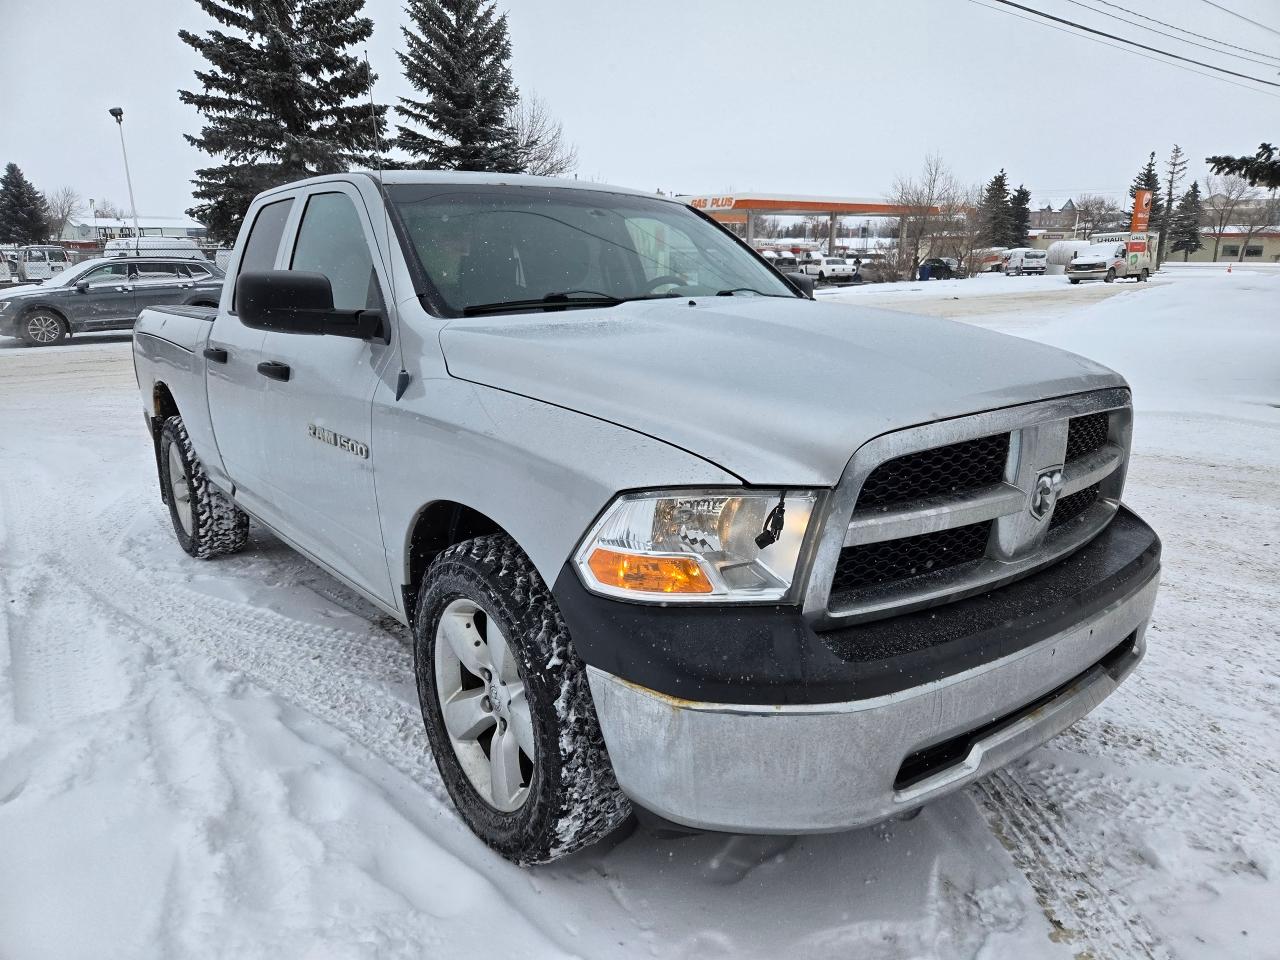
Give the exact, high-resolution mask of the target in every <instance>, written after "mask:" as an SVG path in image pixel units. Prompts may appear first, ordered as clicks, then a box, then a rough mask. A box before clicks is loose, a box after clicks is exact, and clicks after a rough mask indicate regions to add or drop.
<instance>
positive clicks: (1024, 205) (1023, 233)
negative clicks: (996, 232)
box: [1004, 184, 1031, 247]
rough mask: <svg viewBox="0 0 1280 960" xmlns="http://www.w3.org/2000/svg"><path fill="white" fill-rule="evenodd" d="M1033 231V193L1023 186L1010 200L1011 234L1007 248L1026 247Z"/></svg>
mask: <svg viewBox="0 0 1280 960" xmlns="http://www.w3.org/2000/svg"><path fill="white" fill-rule="evenodd" d="M1030 229H1031V191H1030V190H1028V189H1027V188H1026V187H1025V186H1023V185H1022V184H1018V189H1017V190H1015V191H1013V196H1011V197H1010V198H1009V233H1008V236H1007V237H1006V238H1005V242H1004V246H1006V247H1025V246H1026V245H1027V238H1028V236H1029V235H1030Z"/></svg>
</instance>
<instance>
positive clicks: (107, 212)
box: [93, 200, 124, 220]
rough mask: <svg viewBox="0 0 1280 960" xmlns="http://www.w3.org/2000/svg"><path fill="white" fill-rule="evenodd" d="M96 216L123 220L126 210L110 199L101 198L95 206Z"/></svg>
mask: <svg viewBox="0 0 1280 960" xmlns="http://www.w3.org/2000/svg"><path fill="white" fill-rule="evenodd" d="M93 209H94V216H95V217H104V218H105V219H107V220H123V219H124V210H122V209H121V208H120V207H118V206H116V205H115V204H114V203H112V202H111V201H110V200H99V201H98V202H97V203H95V204H94V206H93Z"/></svg>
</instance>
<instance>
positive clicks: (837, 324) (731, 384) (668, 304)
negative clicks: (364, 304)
mask: <svg viewBox="0 0 1280 960" xmlns="http://www.w3.org/2000/svg"><path fill="white" fill-rule="evenodd" d="M440 342H441V346H442V348H443V350H444V355H445V361H446V363H447V364H448V368H449V372H450V374H451V375H452V376H454V377H458V378H460V379H463V380H469V381H472V382H474V383H478V384H484V385H486V386H490V387H495V388H497V389H499V390H505V391H509V392H512V393H517V394H521V395H523V396H527V397H531V398H533V399H537V400H542V401H545V402H547V403H553V404H556V405H557V406H561V407H566V408H568V409H570V410H574V411H577V412H580V413H585V414H588V415H590V416H593V417H597V418H599V419H603V420H608V421H610V422H613V423H616V424H620V425H622V426H625V427H628V428H630V429H633V430H637V431H639V432H641V433H644V434H647V435H649V436H652V437H656V438H658V439H660V440H664V441H666V442H668V443H671V444H674V445H675V446H677V447H680V448H682V449H685V450H688V451H690V452H691V453H694V454H696V455H698V456H700V457H703V458H705V459H706V460H709V461H711V462H713V463H715V464H717V465H718V466H720V467H722V468H724V469H725V470H728V471H730V472H731V473H734V474H737V475H738V476H739V477H741V478H742V479H743V480H744V481H746V482H748V483H752V484H788V485H795V486H809V485H812V486H833V485H834V484H835V483H836V482H837V481H838V480H839V478H840V475H841V473H842V472H843V470H844V468H845V465H846V464H847V463H848V461H849V458H850V457H851V456H852V455H853V452H854V451H855V450H856V449H857V448H858V447H859V446H861V445H862V444H864V443H866V442H867V441H868V440H870V439H872V438H873V437H876V436H879V435H880V434H882V433H885V432H887V431H891V430H898V429H902V428H904V427H909V426H915V425H917V424H922V423H929V422H932V421H935V420H941V419H946V418H948V417H956V416H962V415H964V414H969V413H978V412H981V411H984V410H991V409H995V408H998V407H1005V406H1010V405H1013V404H1018V403H1026V402H1030V401H1035V400H1041V399H1045V398H1048V397H1054V396H1062V395H1065V394H1070V393H1078V392H1081V391H1084V390H1092V389H1097V388H1102V387H1112V386H1123V385H1124V380H1123V379H1122V378H1121V377H1120V376H1119V375H1118V374H1116V373H1114V372H1112V371H1111V370H1108V369H1107V368H1106V367H1103V366H1101V365H1099V364H1096V363H1094V362H1092V361H1090V360H1086V359H1084V358H1083V357H1079V356H1076V355H1075V354H1071V353H1067V352H1065V351H1062V350H1059V349H1056V348H1053V347H1047V346H1044V345H1043V344H1038V343H1033V342H1031V341H1029V340H1023V339H1021V338H1018V337H1012V336H1006V335H1004V334H998V333H992V332H990V331H986V330H982V329H979V328H977V327H973V326H969V325H966V324H961V323H956V322H953V321H949V320H939V319H934V318H928V317H914V316H909V315H905V314H902V313H896V312H892V311H888V310H871V309H864V308H861V307H854V306H848V305H845V304H831V303H816V302H812V301H808V300H800V299H798V298H797V299H794V300H793V299H783V298H754V297H753V298H747V297H719V298H715V297H713V298H700V299H698V300H696V301H688V300H684V299H676V300H661V301H640V302H633V303H624V304H620V305H618V306H616V307H611V308H607V309H602V310H596V309H590V310H588V309H574V310H565V311H560V312H554V313H536V314H520V315H507V316H502V317H477V318H464V319H459V320H453V321H450V322H449V324H448V325H447V326H446V327H445V328H444V329H443V330H442V331H441V333H440ZM590 453H591V451H584V454H590Z"/></svg>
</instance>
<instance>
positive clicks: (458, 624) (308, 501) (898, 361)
mask: <svg viewBox="0 0 1280 960" xmlns="http://www.w3.org/2000/svg"><path fill="white" fill-rule="evenodd" d="M228 276H229V278H230V279H229V282H227V283H226V284H225V286H224V288H223V290H222V299H221V303H220V305H219V307H218V309H217V310H216V311H215V310H211V309H200V308H195V307H171V308H157V309H151V310H147V311H145V312H144V313H143V314H142V316H141V318H140V319H139V322H138V324H137V327H136V329H135V334H134V350H135V364H136V369H137V375H138V383H139V385H140V388H141V391H142V400H143V406H144V410H145V414H146V423H147V428H148V430H149V431H150V433H151V436H152V437H153V438H154V441H155V453H156V463H157V466H158V471H159V479H160V491H161V495H162V497H163V498H164V500H165V501H166V502H167V503H168V505H169V508H170V513H171V516H172V520H173V527H174V532H175V534H176V536H177V539H178V542H179V543H180V544H181V546H182V547H183V549H185V550H186V551H187V552H188V553H190V554H191V555H193V556H195V557H199V558H208V557H213V556H215V555H217V554H223V553H229V552H232V551H235V550H237V549H239V548H241V547H243V546H244V544H245V543H246V537H247V531H248V527H249V523H250V518H252V520H253V521H254V522H257V523H259V524H261V525H262V526H264V527H265V528H267V529H269V530H270V531H272V532H273V533H274V534H275V535H276V536H278V537H279V538H280V539H282V540H284V541H285V542H286V543H288V544H290V545H291V546H293V547H294V548H296V549H297V550H298V551H300V552H301V553H303V554H305V555H306V556H307V557H309V558H310V559H311V560H313V561H314V562H315V563H317V564H318V565H320V566H321V567H323V568H324V569H326V570H328V571H329V572H330V573H331V574H332V575H333V576H334V577H336V578H338V579H339V580H341V581H342V582H343V583H345V584H347V585H348V586H349V587H350V588H351V589H352V590H354V591H357V592H358V593H360V594H362V595H363V596H365V597H367V598H368V599H369V600H370V601H372V602H373V603H375V604H377V605H378V606H379V607H381V608H382V609H384V610H386V611H387V612H388V613H390V614H391V615H393V616H395V617H396V618H397V619H399V620H400V621H402V622H403V623H405V624H407V625H410V626H411V627H412V634H413V638H414V639H413V642H414V662H415V672H416V682H417V689H418V693H419V697H420V700H421V706H422V715H423V720H424V723H425V732H426V738H425V741H424V743H423V749H424V750H425V749H430V750H431V751H432V753H433V755H434V757H435V760H436V763H437V765H438V767H439V770H440V774H441V777H442V779H443V782H444V784H445V786H446V787H447V789H448V791H449V793H450V795H451V796H452V798H453V800H454V802H455V804H456V806H457V808H458V810H459V812H460V814H461V816H462V817H463V819H464V820H465V821H466V823H467V824H468V825H469V826H470V827H471V828H472V829H473V830H474V831H475V832H476V834H478V835H479V836H480V837H481V838H483V839H484V840H485V841H486V842H487V843H489V844H490V845H491V846H492V847H494V848H495V849H496V850H498V851H500V852H501V853H502V854H503V855H505V856H507V857H509V858H511V859H512V860H515V861H518V862H525V863H529V862H540V861H547V860H551V859H554V858H556V857H558V856H561V855H564V854H566V853H569V852H571V851H573V850H575V849H578V848H580V847H582V846H584V845H586V844H588V843H590V842H592V841H594V840H596V839H598V838H600V837H602V836H603V835H605V834H606V833H608V832H609V831H611V830H613V829H614V828H615V827H617V826H618V825H619V824H620V823H621V822H622V821H623V820H625V819H626V818H627V817H628V816H629V814H630V813H631V811H632V810H633V809H634V810H635V811H636V813H637V814H638V815H640V816H641V817H642V818H652V819H653V821H655V822H657V823H660V824H664V825H667V826H668V827H670V826H671V825H678V826H679V827H682V828H691V829H701V830H724V831H739V832H754V833H797V832H811V831H831V830H843V829H847V828H852V827H857V826H861V825H865V824H869V823H873V822H876V821H878V820H883V819H886V818H890V817H895V816H902V815H905V814H909V813H910V812H912V811H914V810H915V809H917V808H919V807H920V806H922V805H923V804H926V803H928V802H930V801H931V800H933V799H935V798H937V797H939V796H941V795H943V794H945V793H948V792H950V791H953V790H955V789H957V788H958V787H961V786H963V785H964V784H967V783H969V782H971V781H973V780H974V779H976V778H979V777H982V776H984V775H985V774H988V773H989V772H991V771H992V770H993V769H995V768H997V767H999V766H1001V765H1002V764H1006V763H1008V762H1009V761H1010V760H1012V759H1014V758H1016V757H1018V756H1020V755H1022V754H1024V753H1026V752H1027V751H1028V750H1030V749H1032V748H1033V747H1035V746H1036V745H1038V744H1040V743H1042V742H1043V741H1045V740H1047V739H1048V738H1049V737H1052V736H1053V735H1055V734H1056V733H1058V732H1059V731H1061V730H1063V729H1064V728H1065V727H1067V726H1068V725H1069V724H1071V723H1072V722H1073V721H1075V720H1077V719H1078V718H1080V717H1082V716H1083V715H1084V714H1086V713H1088V712H1089V711H1090V710H1091V709H1093V708H1094V707H1095V706H1097V705H1098V703H1099V702H1100V701H1101V700H1102V699H1103V698H1104V697H1106V696H1107V695H1109V694H1110V693H1111V692H1112V691H1113V690H1115V689H1116V687H1117V685H1118V684H1119V683H1120V682H1121V681H1122V680H1123V679H1124V678H1125V677H1126V676H1127V675H1128V674H1129V673H1130V672H1131V671H1132V670H1133V669H1134V667H1135V666H1136V665H1137V663H1138V662H1139V660H1141V658H1142V656H1143V653H1144V650H1145V644H1144V631H1145V629H1146V626H1147V623H1148V621H1149V619H1150V616H1151V611H1152V606H1153V603H1154V601H1155V593H1156V585H1157V581H1158V574H1159V564H1160V542H1159V539H1158V538H1157V537H1156V535H1155V533H1154V532H1152V530H1151V529H1150V528H1149V527H1148V526H1147V525H1146V524H1144V523H1143V522H1142V521H1141V520H1140V519H1139V518H1138V517H1137V516H1135V515H1134V514H1133V513H1132V512H1130V511H1129V510H1128V509H1127V508H1126V507H1124V506H1123V505H1122V503H1121V494H1122V489H1123V486H1124V478H1125V470H1126V465H1127V460H1128V455H1129V442H1130V439H1129V438H1130V429H1131V405H1130V397H1129V391H1128V390H1127V388H1126V386H1125V382H1124V380H1123V379H1122V378H1121V377H1120V376H1119V375H1117V374H1116V373H1113V372H1112V371H1110V370H1108V369H1106V368H1104V367H1101V366H1099V365H1098V364H1096V363H1092V362H1090V361H1088V360H1085V359H1083V358H1081V357H1078V356H1075V355H1072V354H1069V353H1064V352H1062V351H1059V350H1055V349H1051V348H1049V347H1046V346H1042V345H1039V344H1036V343H1032V342H1029V341H1026V340H1022V339H1017V338H1014V337H1008V336H1003V335H1000V334H995V333H989V332H986V331H983V330H980V329H976V328H973V327H970V326H965V325H961V324H956V323H951V322H948V321H944V320H937V319H927V318H913V317H908V316H904V315H902V314H899V313H890V312H884V311H878V310H867V309H860V308H856V307H851V306H848V305H840V304H831V303H826V304H824V303H818V302H815V301H814V300H812V299H811V298H810V296H808V294H807V291H806V288H805V285H804V284H803V282H801V281H800V280H792V279H789V278H787V277H784V276H782V275H781V274H779V273H777V272H776V271H774V270H773V269H772V268H771V267H770V266H769V265H768V264H767V262H766V261H764V260H763V259H761V258H760V257H758V256H757V255H756V254H755V253H754V252H752V250H751V249H750V248H748V247H747V246H746V245H744V244H743V243H741V242H739V241H738V240H737V239H736V238H735V237H733V236H732V235H731V234H730V233H728V232H727V231H725V230H724V229H723V228H721V227H720V226H719V225H717V224H716V223H715V222H713V221H712V220H710V219H709V218H707V217H705V216H704V215H702V214H700V213H699V212H697V211H695V210H692V209H690V208H688V207H686V206H683V205H681V204H679V203H676V202H674V201H671V200H668V199H665V198H663V197H655V196H651V195H647V194H642V193H638V192H632V191H627V190H622V189H615V188H612V187H604V186H598V185H590V186H587V185H583V184H578V183H576V182H562V181H555V180H544V179H539V178H531V177H520V176H499V175H480V174H459V173H424V172H398V173H388V174H386V175H385V176H384V177H381V178H379V177H375V176H371V175H363V174H349V175H337V176H328V177H322V178H318V179H313V180H308V181H304V182H301V183H295V184H291V185H289V186H285V187H281V188H279V189H276V190H272V191H269V192H267V193H264V194H262V195H261V196H259V197H258V198H257V199H256V200H255V201H254V203H253V205H252V207H251V208H250V210H249V211H248V215H247V217H246V219H245V222H244V227H243V229H242V230H241V233H240V237H239V241H238V243H237V245H236V249H235V253H234V254H233V256H232V261H231V264H230V268H229V274H228Z"/></svg>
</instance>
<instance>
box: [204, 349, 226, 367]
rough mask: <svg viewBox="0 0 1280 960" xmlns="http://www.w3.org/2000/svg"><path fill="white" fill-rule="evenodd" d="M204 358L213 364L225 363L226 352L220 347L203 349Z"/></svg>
mask: <svg viewBox="0 0 1280 960" xmlns="http://www.w3.org/2000/svg"><path fill="white" fill-rule="evenodd" d="M204 358H205V359H206V360H211V361H212V362H214V363H226V362H227V351H226V350H224V349H222V347H205V348H204Z"/></svg>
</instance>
